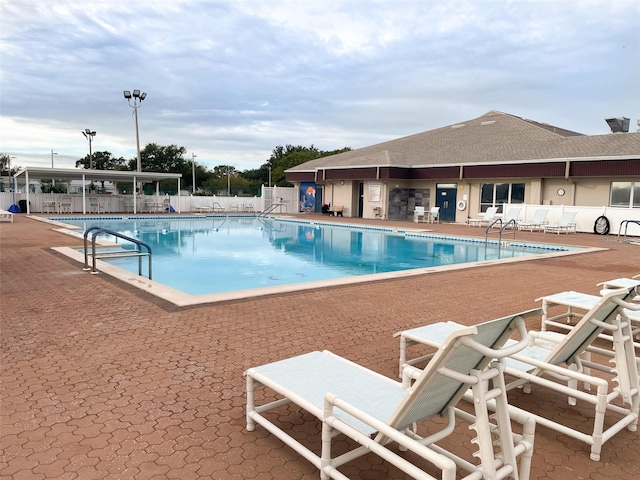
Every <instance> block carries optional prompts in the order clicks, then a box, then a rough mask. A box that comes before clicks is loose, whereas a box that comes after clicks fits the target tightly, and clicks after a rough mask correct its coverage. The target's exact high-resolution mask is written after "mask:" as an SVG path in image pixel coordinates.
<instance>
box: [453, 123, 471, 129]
mask: <svg viewBox="0 0 640 480" xmlns="http://www.w3.org/2000/svg"><path fill="white" fill-rule="evenodd" d="M466 126H467V125H466V124H464V123H458V124H457V125H451V128H462V127H466Z"/></svg>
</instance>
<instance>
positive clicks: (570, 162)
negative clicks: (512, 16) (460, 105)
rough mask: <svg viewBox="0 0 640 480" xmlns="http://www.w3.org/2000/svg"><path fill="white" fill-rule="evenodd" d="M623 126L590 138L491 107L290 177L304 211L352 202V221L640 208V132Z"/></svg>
mask: <svg viewBox="0 0 640 480" xmlns="http://www.w3.org/2000/svg"><path fill="white" fill-rule="evenodd" d="M609 120H611V119H608V120H607V123H610V121H609ZM624 120H626V125H627V127H626V130H628V119H626V118H625V119H624ZM610 125H611V123H610ZM622 130H623V131H622V132H620V133H607V134H603V135H583V134H580V133H577V132H572V131H569V130H566V129H563V128H559V127H555V126H552V125H548V124H544V123H540V122H536V121H534V120H529V119H525V118H520V117H517V116H514V115H510V114H507V113H502V112H497V111H490V112H488V113H486V114H485V115H482V116H480V117H478V118H474V119H472V120H468V121H464V122H461V123H457V124H455V125H449V126H446V127H442V128H438V129H435V130H430V131H427V132H424V133H418V134H415V135H410V136H408V137H403V138H399V139H396V140H391V141H388V142H384V143H380V144H377V145H372V146H369V147H364V148H359V149H357V150H352V151H349V152H345V153H341V154H337V155H332V156H329V157H323V158H318V159H315V160H312V161H309V162H306V163H303V164H301V165H297V166H295V167H293V168H290V169H288V170H287V171H286V178H287V180H288V181H290V182H293V183H294V184H295V185H296V186H297V187H298V188H299V190H300V210H301V211H304V210H312V211H321V207H322V204H333V205H343V206H344V209H343V215H344V216H345V217H347V216H348V217H363V218H386V219H390V220H402V219H406V220H410V219H412V218H413V211H414V208H415V207H416V206H424V207H426V208H430V207H432V206H439V207H440V218H441V220H442V221H448V222H459V223H463V222H465V221H466V220H467V219H468V218H474V217H477V215H478V214H479V213H481V212H484V211H485V210H486V209H487V208H489V207H493V206H495V207H499V208H502V206H503V205H505V204H530V205H566V206H585V207H588V206H592V207H596V206H597V207H601V206H606V207H618V208H621V209H635V211H634V213H637V212H638V211H640V133H637V132H635V133H634V132H631V133H629V132H627V131H624V130H625V129H624V128H623V129H622ZM612 131H614V128H613V127H612Z"/></svg>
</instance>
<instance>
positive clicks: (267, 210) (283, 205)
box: [258, 203, 287, 217]
mask: <svg viewBox="0 0 640 480" xmlns="http://www.w3.org/2000/svg"><path fill="white" fill-rule="evenodd" d="M278 207H285V209H286V208H287V206H286V205H285V204H284V203H272V204H271V205H269V206H268V207H267V208H265V209H264V211H263V212H262V213H260V214H259V215H258V216H259V217H266V216H267V215H269V214H270V213H271V212H273V211H274V210H275V209H276V208H278Z"/></svg>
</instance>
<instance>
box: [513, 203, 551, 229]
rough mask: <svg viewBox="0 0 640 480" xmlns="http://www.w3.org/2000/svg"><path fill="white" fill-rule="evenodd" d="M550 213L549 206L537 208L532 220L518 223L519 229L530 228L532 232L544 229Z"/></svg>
mask: <svg viewBox="0 0 640 480" xmlns="http://www.w3.org/2000/svg"><path fill="white" fill-rule="evenodd" d="M548 213H549V209H548V208H539V209H537V210H536V212H535V213H534V214H533V218H532V219H531V220H529V221H524V222H519V223H518V230H529V231H530V232H534V231H538V230H543V228H544V226H545V225H546V224H547V223H548V222H547V221H546V218H547V214H548Z"/></svg>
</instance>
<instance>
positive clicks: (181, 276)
mask: <svg viewBox="0 0 640 480" xmlns="http://www.w3.org/2000/svg"><path fill="white" fill-rule="evenodd" d="M51 220H56V221H63V222H64V223H66V224H71V225H75V226H78V227H80V228H81V229H82V231H84V230H86V229H87V228H89V227H92V226H100V227H103V228H108V229H111V230H114V231H117V232H119V233H122V234H124V235H127V236H130V237H134V238H137V239H139V240H142V241H144V242H146V243H148V244H149V245H150V246H151V249H152V252H153V280H154V281H157V282H160V283H163V284H165V285H167V286H170V287H172V288H175V289H177V290H180V291H182V292H184V293H187V294H190V295H203V294H208V293H223V292H232V291H237V290H246V289H253V288H259V287H271V286H279V285H290V284H298V283H303V282H314V281H320V280H330V279H337V278H342V277H352V276H359V275H368V274H375V273H385V272H394V271H400V270H410V269H419V268H428V267H438V266H443V265H451V264H457V263H466V262H478V261H484V260H496V259H503V258H512V257H523V256H530V255H535V254H541V253H551V252H554V251H555V252H557V251H561V250H570V248H569V247H561V246H544V245H543V246H540V245H526V244H522V243H519V242H511V244H510V245H508V246H507V245H506V244H505V243H504V242H503V245H499V244H498V242H496V241H495V240H494V241H493V242H490V243H489V244H488V245H487V244H485V241H484V238H483V239H470V238H466V237H443V236H435V235H428V234H420V233H412V232H410V231H404V230H395V231H394V230H392V229H390V228H374V227H364V226H360V227H358V226H355V225H351V226H345V225H335V224H329V223H321V224H310V223H308V222H301V221H292V220H276V219H267V218H256V217H228V218H227V217H223V216H218V217H216V216H209V217H175V216H174V217H147V218H144V217H129V218H124V219H118V218H116V217H114V218H113V219H104V218H98V217H95V218H84V219H78V218H61V217H51ZM100 238H105V239H111V240H113V237H110V238H109V237H108V236H101V237H100ZM120 242H121V241H120ZM129 245H130V244H129ZM108 261H109V262H110V263H112V264H114V265H118V266H119V267H121V268H123V269H126V270H128V271H131V272H133V273H136V274H137V273H138V259H137V258H132V257H129V258H120V259H111V260H108ZM143 266H144V269H143V274H145V273H146V261H143Z"/></svg>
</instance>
